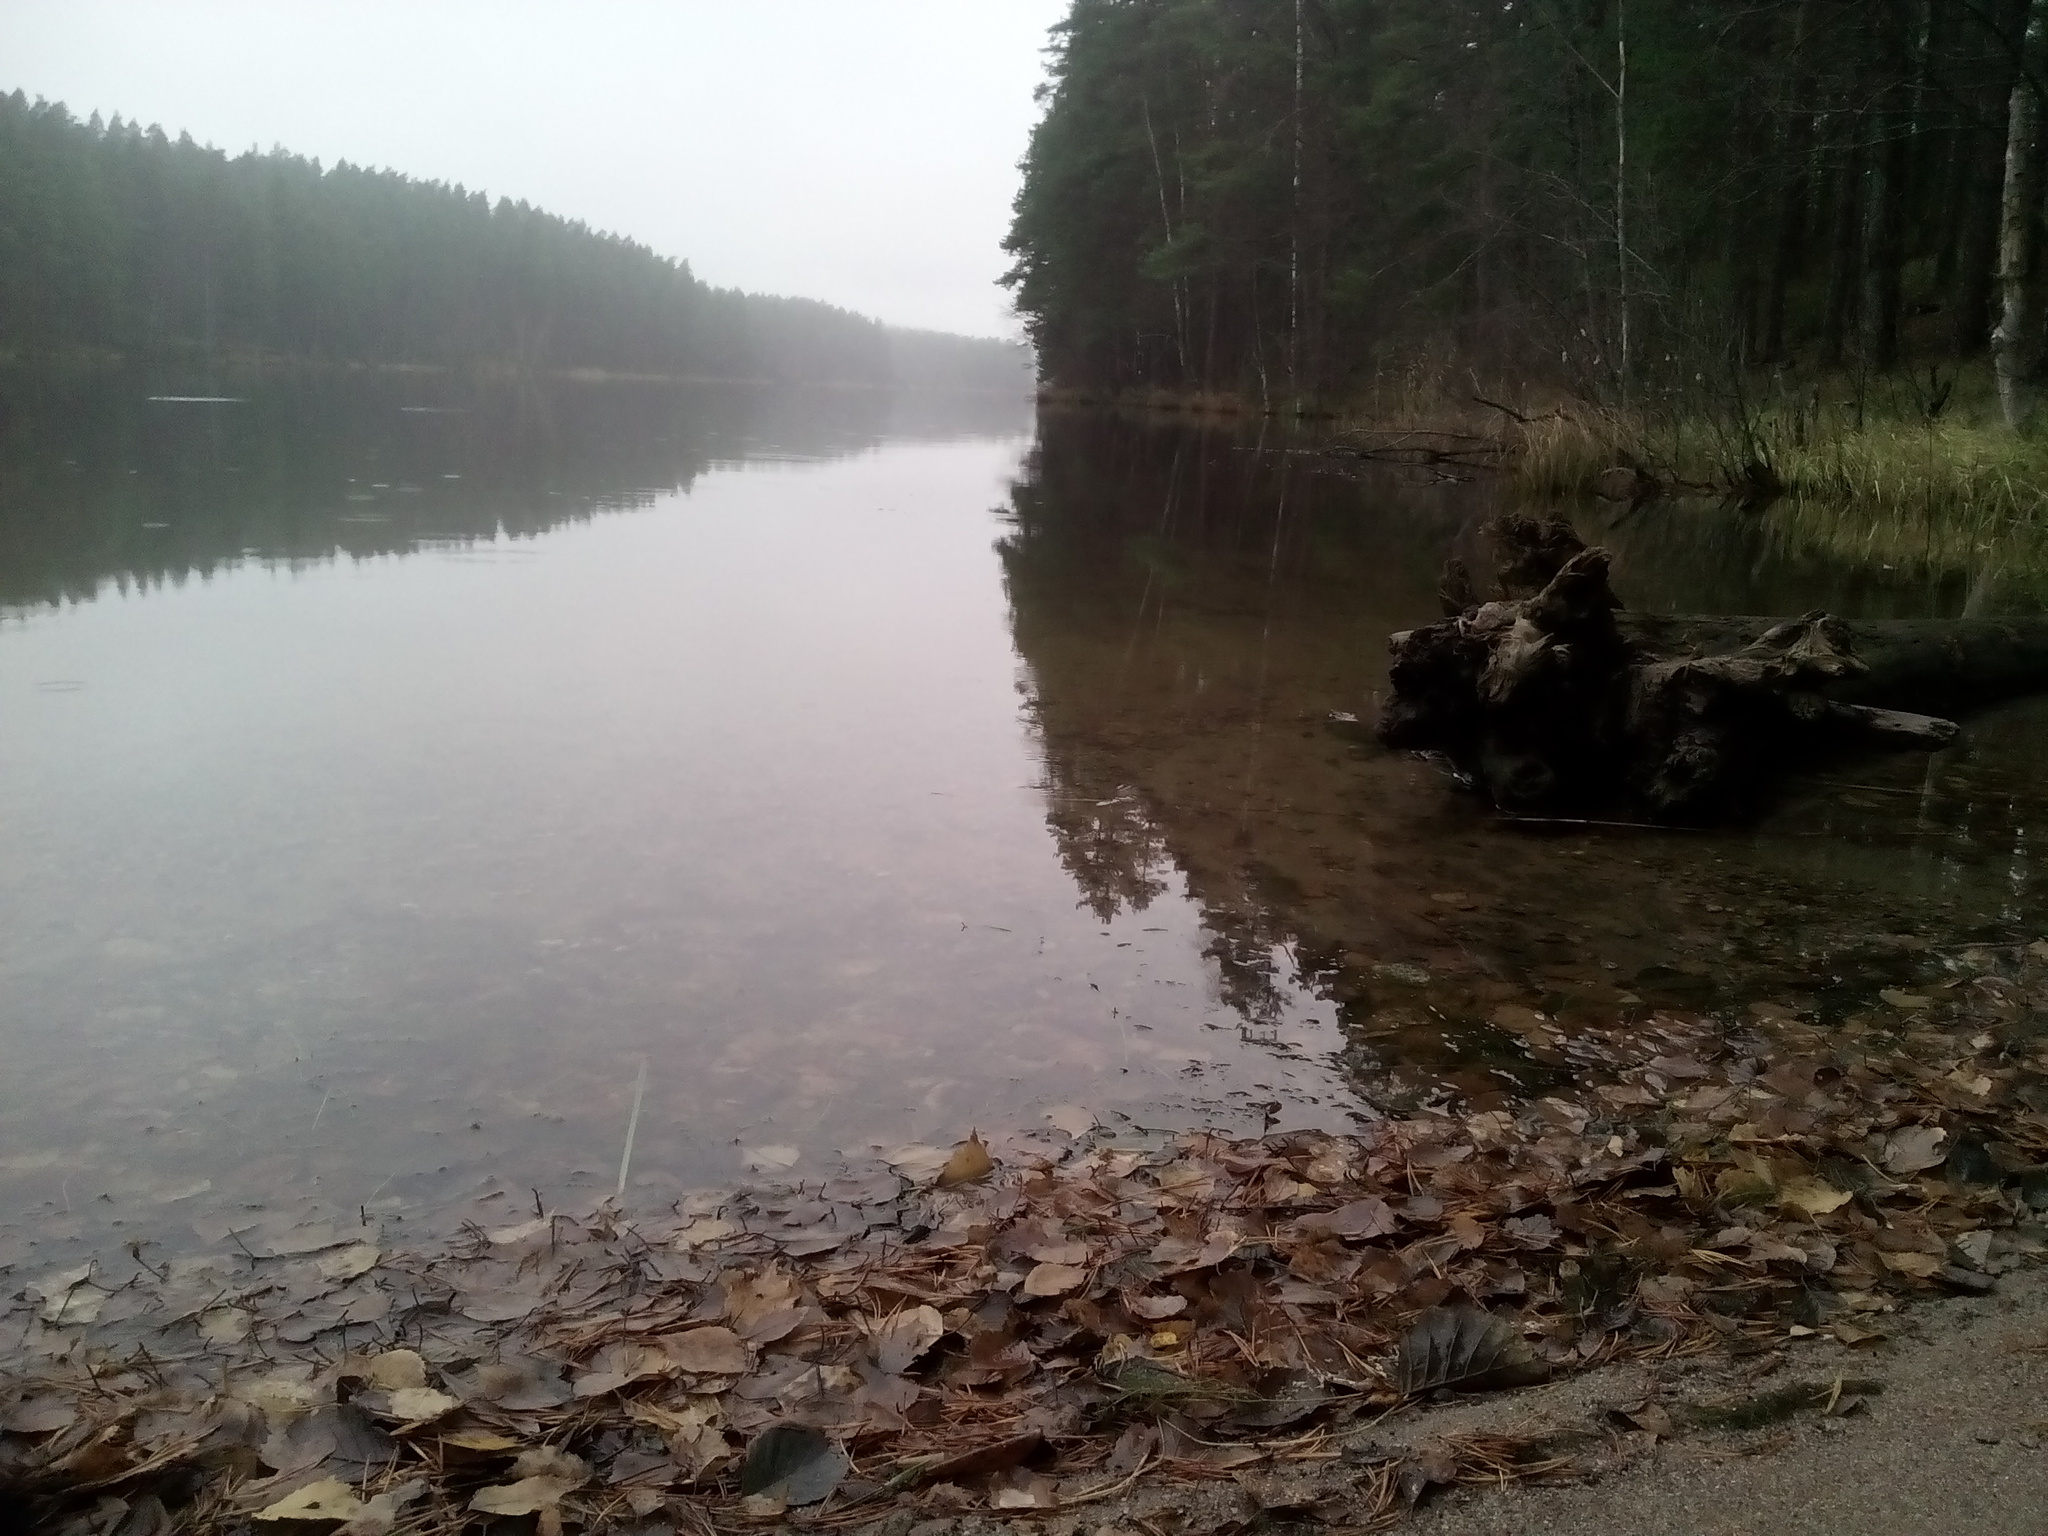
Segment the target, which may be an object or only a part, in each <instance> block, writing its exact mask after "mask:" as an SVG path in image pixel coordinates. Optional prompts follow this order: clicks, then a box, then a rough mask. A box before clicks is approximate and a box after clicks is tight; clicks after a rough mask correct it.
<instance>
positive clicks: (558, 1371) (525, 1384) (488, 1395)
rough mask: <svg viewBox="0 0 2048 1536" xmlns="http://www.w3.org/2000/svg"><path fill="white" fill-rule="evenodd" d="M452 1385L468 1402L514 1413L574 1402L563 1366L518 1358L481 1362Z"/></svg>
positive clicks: (509, 1357) (513, 1356)
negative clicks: (564, 1379) (495, 1406)
mask: <svg viewBox="0 0 2048 1536" xmlns="http://www.w3.org/2000/svg"><path fill="white" fill-rule="evenodd" d="M451 1385H453V1386H454V1387H455V1389H456V1391H458V1392H459V1393H461V1394H462V1396H463V1398H464V1399H465V1400H466V1401H468V1402H478V1401H482V1402H488V1403H495V1404H496V1405H497V1406H498V1407H500V1408H505V1409H509V1410H511V1411H512V1412H513V1413H535V1412H539V1411H541V1410H542V1409H547V1408H559V1407H560V1406H561V1405H562V1404H564V1403H566V1402H568V1401H569V1398H570V1392H569V1384H568V1383H567V1382H565V1381H563V1380H562V1368H561V1367H560V1366H558V1365H555V1364H554V1363H553V1362H551V1361H546V1360H529V1359H522V1358H520V1357H519V1356H516V1355H508V1356H506V1357H505V1359H503V1360H500V1361H484V1362H481V1363H479V1364H478V1365H477V1366H475V1367H474V1368H473V1369H472V1370H470V1371H468V1372H467V1373H465V1374H464V1375H463V1376H462V1377H461V1378H460V1379H458V1380H456V1381H454V1382H452V1383H451Z"/></svg>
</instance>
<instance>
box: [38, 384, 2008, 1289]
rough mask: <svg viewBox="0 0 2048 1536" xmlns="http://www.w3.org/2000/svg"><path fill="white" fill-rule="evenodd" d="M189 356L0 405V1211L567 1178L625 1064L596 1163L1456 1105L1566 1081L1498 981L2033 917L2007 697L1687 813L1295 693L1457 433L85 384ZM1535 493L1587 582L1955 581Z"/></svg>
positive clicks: (1715, 520) (1842, 1001) (385, 1212)
mask: <svg viewBox="0 0 2048 1536" xmlns="http://www.w3.org/2000/svg"><path fill="white" fill-rule="evenodd" d="M216 392H218V393H232V392H233V391H229V390H218V389H211V388H209V389H199V388H181V389H172V388H168V387H158V388H153V389H151V388H145V387H143V386H139V385H137V386H129V385H126V384H124V385H123V387H122V388H121V389H118V390H116V389H111V388H103V389H99V390H96V391H86V390H83V389H80V390H74V391H71V392H68V393H67V392H64V391H55V390H44V391H28V392H23V391H20V390H17V392H16V395H15V399H16V401H17V402H18V403H17V404H16V405H15V408H14V409H13V410H12V411H11V413H10V415H9V416H8V418H7V420H8V423H9V425H8V430H7V439H6V457H5V461H4V464H0V497H4V500H0V1051H4V1062H5V1065H4V1071H0V1262H19V1261H24V1260H27V1261H37V1262H40V1261H42V1260H44V1259H47V1258H48V1257H50V1256H52V1255H58V1254H62V1253H65V1252H68V1251H70V1250H71V1249H73V1248H76V1247H90V1246H94V1245H104V1244H106V1243H108V1242H111V1241H127V1240H129V1239H131V1238H145V1239H149V1240H152V1241H158V1242H162V1243H164V1244H166V1245H167V1246H172V1247H175V1246H182V1245H186V1244H189V1243H192V1242H196V1241H200V1240H202V1239H208V1240H217V1239H218V1236H219V1234H220V1233H221V1232H223V1231H225V1230H226V1229H227V1227H228V1226H230V1225H237V1224H241V1223H244V1222H247V1221H249V1220H256V1219H265V1218H266V1217H270V1216H290V1217H293V1218H296V1217H297V1216H298V1215H301V1214H305V1213H313V1214H322V1213H324V1214H328V1215H333V1214H338V1213H342V1212H347V1213H350V1214H353V1213H356V1212H357V1211H359V1210H367V1211H369V1212H371V1213H373V1214H377V1213H381V1215H382V1217H383V1219H385V1220H386V1221H388V1222H394V1223H395V1222H404V1223H409V1224H410V1225H411V1226H412V1227H413V1228H414V1229H419V1228H428V1229H431V1228H432V1227H434V1225H435V1224H436V1223H437V1222H444V1221H447V1220H452V1219H454V1217H455V1215H456V1214H458V1213H460V1212H462V1211H464V1210H466V1209H467V1202H469V1201H471V1200H473V1199H474V1198H476V1197H478V1196H485V1195H491V1194H504V1195H506V1197H507V1198H510V1192H518V1195H519V1198H521V1199H530V1198H531V1197H530V1196H528V1195H526V1194H525V1191H527V1190H529V1189H538V1190H540V1191H541V1192H542V1195H543V1198H546V1199H550V1200H557V1201H562V1202H565V1203H567V1202H573V1201H575V1200H578V1199H583V1200H587V1199H593V1198H597V1197H599V1196H602V1195H605V1194H609V1193H610V1192H611V1190H612V1187H613V1182H614V1179H615V1177H616V1173H617V1162H618V1158H619V1153H620V1149H621V1144H622V1139H623V1135H624V1130H625V1125H626V1120H627V1116H628V1113H629V1110H630V1108H631V1104H632V1100H633V1095H634V1086H635V1083H636V1080H637V1079H638V1077H639V1074H640V1072H641V1069H642V1067H643V1065H644V1067H645V1072H646V1094H645V1104H644V1107H643V1111H642V1115H641V1119H640V1123H639V1131H638V1134H637V1138H636V1145H635V1150H634V1156H633V1174H632V1180H631V1184H630V1188H629V1191H628V1196H627V1198H628V1201H629V1203H639V1204H645V1205H649V1206H651V1205H655V1204H660V1203H666V1202H667V1201H670V1200H672V1199H674V1198H676V1197H677V1196H678V1195H679V1194H681V1193H682V1192H684V1191H686V1190H688V1189H691V1188H693V1187H698V1186H704V1185H711V1184H718V1183H723V1182H730V1181H733V1180H736V1179H742V1178H748V1177H754V1178H762V1177H802V1176H806V1175H809V1174H812V1173H818V1172H824V1171H826V1170H829V1169H831V1168H834V1167H836V1166H839V1165H840V1164H842V1163H844V1162H847V1161H853V1162H858V1161H860V1160H861V1159H863V1158H867V1157H872V1156H873V1155H875V1154H876V1153H878V1152H884V1151H887V1150H888V1149H891V1148H894V1147H897V1146H899V1145H901V1144H903V1143H907V1142H915V1141H939V1142H947V1141H950V1140H952V1139H954V1138H956V1137H958V1136H960V1135H963V1134H965V1132H966V1131H967V1130H968V1129H969V1128H971V1127H975V1126H979V1127H982V1128H984V1129H989V1130H992V1131H996V1132H1003V1131H1008V1130H1014V1129H1017V1128H1021V1127H1028V1126H1031V1125H1034V1124H1037V1123H1040V1121H1041V1119H1042V1116H1043V1114H1044V1112H1045V1111H1047V1110H1048V1109H1054V1108H1058V1107H1062V1106H1073V1105H1082V1106H1085V1107H1086V1108H1087V1109H1089V1110H1091V1111H1093V1112H1095V1113H1097V1114H1099V1115H1101V1116H1103V1117H1105V1118H1106V1119H1109V1120H1111V1121H1113V1122H1114V1123H1118V1124H1123V1123H1125V1120H1126V1119H1127V1120H1128V1122H1129V1123H1130V1124H1132V1125H1140V1126H1168V1125H1178V1124H1186V1123H1191V1122H1195V1121H1209V1122H1216V1121H1220V1122H1222V1123H1225V1124H1229V1125H1235V1126H1249V1127H1258V1126H1261V1125H1264V1124H1266V1123H1268V1122H1269V1121H1279V1122H1284V1123H1320V1124H1328V1125H1341V1124H1343V1123H1344V1122H1345V1121H1346V1120H1347V1119H1349V1118H1350V1117H1352V1116H1354V1115H1359V1114H1371V1113H1375V1112H1378V1111H1380V1110H1383V1109H1392V1108H1406V1107H1412V1106H1414V1105H1415V1104H1418V1103H1439V1104H1445V1105H1452V1106H1465V1107H1471V1106H1478V1105H1482V1104H1487V1103H1491V1102H1494V1101H1497V1100H1499V1099H1502V1098H1504V1097H1512V1096H1515V1095H1518V1094H1522V1093H1528V1092H1537V1091H1542V1090H1543V1089H1544V1088H1545V1087H1546V1086H1547V1085H1549V1084H1552V1083H1554V1082H1555V1081H1557V1079H1558V1071H1559V1068H1558V1065H1557V1064H1556V1063H1546V1062H1544V1061H1542V1060H1540V1059H1538V1058H1537V1057H1536V1056H1533V1055H1531V1054H1530V1052H1529V1051H1528V1050H1527V1049H1525V1048H1524V1047H1522V1046H1521V1045H1520V1044H1519V1043H1518V1042H1514V1041H1511V1040H1509V1039H1507V1038H1505V1037H1502V1036H1500V1035H1498V1034H1497V1033H1496V1032H1494V1031H1492V1030H1491V1029H1490V1028H1489V1027H1488V1026H1487V1025H1486V1024H1485V1023H1484V1020H1485V1018H1486V1016H1487V1014H1488V1012H1489V1011H1490V1009H1491V1008H1493V1007H1494V1006H1495V1005H1497V1004H1498V1003H1499V1002H1501V1001H1504V1000H1510V999H1521V1000H1526V1001H1530V1002H1534V1003H1537V1004H1539V1005H1541V1006H1544V1007H1546V1008H1547V1009H1549V1010H1551V1011H1553V1012H1555V1013H1557V1014H1558V1016H1559V1017H1561V1018H1565V1019H1570V1018H1573V1017H1581V1018H1586V1019H1595V1018H1597V1019H1600V1020H1603V1021H1606V1020H1612V1019H1613V1018H1616V1017H1623V1018H1627V1017H1633V1016H1636V1015H1638V1014H1640V1013H1641V1012H1643V1011H1645V1010H1648V1009H1650V1008H1653V1007H1656V1006H1660V1005H1661V1006H1691V1007H1712V1006H1736V1005H1738V1004H1739V1003H1740V1002H1742V1001H1745V1000H1749V999H1755V998H1774V999H1787V1000H1791V1001H1792V1002H1794V1004H1795V1005H1797V1006H1802V1007H1813V1008H1818V1009H1820V1010H1821V1011H1822V1013H1823V1015H1825V1014H1826V1013H1827V1012H1829V1011H1830V1010H1833V1011H1837V1012H1840V1011H1847V1010H1851V1009H1854V1008H1856V1007H1859V1006H1865V1005H1866V1003H1867V997H1868V994H1869V993H1870V992H1871V991H1872V990H1873V989H1874V988H1875V987H1877V986H1880V985H1886V984H1889V982H1890V981H1891V980H1892V979H1893V978H1895V977H1902V976H1904V975H1906V974H1907V973H1908V972H1909V971H1910V969H1911V967H1913V966H1914V965H1924V963H1925V952H1926V948H1927V946H1933V947H1935V948H1939V947H1940V946H1941V945H1952V944H1959V943H1964V942H1968V941H1971V940H1977V939H1989V938H2011V937H2021V936H2025V937H2031V936H2033V935H2032V933H2031V932H2030V925H2033V924H2035V923H2036V921H2037V918H2038V915H2039V912H2040V910H2041V908H2040V900H2039V897H2040V892H2039V886H2038V880H2037V876H2036V873H2035V870H2034V864H2033V855H2032V840H2033V839H2034V838H2036V837H2037V836H2038V832H2037V830H2036V829H2037V827H2038V826H2039V825H2040V823H2041V816H2040V811H2041V804H2040V800H2039V797H2038V793H2037V791H2036V789H2035V788H2034V786H2033V783H2032V777H2033V775H2032V772H2031V764H2032V762H2033V761H2034V760H2035V756H2036V754H2037V753H2038V751H2039V749H2040V746H2041V743H2042V741H2043V737H2044V734H2048V731H2044V725H2048V713H2044V711H2043V710H2042V709H2041V708H2040V707H2039V706H2033V705H2020V706H2013V707H2009V708H2007V709H2004V710H2002V711H1997V712H1993V713H1991V714H1989V715H1987V716H1984V717H1980V719H1979V720H1977V721H1976V722H1975V723H1974V725H1973V729H1972V731H1971V733H1970V736H1969V737H1968V739H1967V740H1966V742H1965V743H1964V744H1963V745H1962V746H1961V747H1959V748H1957V749H1955V750H1953V751H1951V752H1948V753H1944V754H1941V755H1940V757H1938V758H1937V759H1935V760H1933V761H1932V762H1931V763H1930V762H1929V761H1928V760H1926V759H1923V758H1915V759H1912V760H1910V761H1909V760H1904V759H1896V760H1885V761H1878V762H1868V761H1862V762H1857V763H1854V764H1849V765H1843V766H1842V767H1841V769H1840V770H1839V772H1835V771H1833V770H1831V773H1832V774H1833V776H1832V777H1830V778H1827V779H1826V780H1825V781H1809V782H1807V783H1804V784H1802V785H1797V786H1794V788H1793V789H1792V790H1791V792H1790V793H1789V794H1788V795H1787V797H1786V800H1785V802H1784V803H1783V804H1782V805H1781V806H1779V807H1778V808H1776V809H1775V810H1774V811H1773V812H1772V813H1771V815H1770V816H1769V817H1768V818H1767V819H1766V820H1765V822H1764V823H1763V824H1762V825H1761V826H1759V827H1757V828H1755V829H1752V830H1748V831H1744V832H1741V833H1722V834H1712V835H1707V834H1659V833H1642V832H1621V831H1611V830H1604V829H1594V828H1566V829H1549V830H1547V831H1545V832H1543V833H1540V834H1539V833H1534V832H1532V831H1531V830H1530V829H1526V828H1511V827H1504V826H1501V825H1498V824H1494V823H1490V822H1488V821H1486V820H1484V819H1483V818H1482V817H1481V816H1480V815H1479V813H1478V812H1477V811H1476V810H1475V809H1474V807H1473V806H1472V805H1471V804H1470V803H1468V802H1466V801H1464V800H1463V799H1461V798H1459V797H1458V796H1457V795H1456V794H1455V792H1454V791H1453V790H1452V789H1451V788H1450V786H1448V785H1447V784H1446V783H1445V782H1444V780H1443V779H1442V778H1441V777H1439V776H1438V775H1436V774H1435V773H1434V772H1432V771H1431V770H1430V769H1429V768H1428V767H1427V766H1426V765H1423V764H1420V763H1417V762H1415V761H1412V760H1409V759H1404V758H1394V757H1389V756H1386V755H1384V754H1379V753H1377V752H1375V751H1372V750H1370V749H1366V748H1362V747H1359V746H1357V745H1355V744H1353V743H1351V742H1348V741H1346V740H1344V739H1342V738H1341V737H1339V736H1337V735H1335V734H1333V733H1332V732H1331V731H1330V730H1329V729H1328V727H1327V725H1326V720H1327V717H1328V715H1329V714H1330V712H1331V711H1349V712H1354V713H1357V712H1365V713H1369V712H1370V708H1371V701H1372V697H1373V695H1374V693H1375V691H1376V690H1377V689H1378V688H1380V687H1381V686H1382V685H1383V682H1384V660H1383V657H1384V640H1385V635H1386V634H1387V632H1388V631H1389V630H1391V629H1396V628H1402V627H1406V626H1408V625H1410V624H1413V623H1416V622H1418V621H1421V620H1425V619H1427V618H1429V617H1431V616H1432V615H1433V612H1434V595H1433V594H1434V587H1435V579H1436V571H1437V567H1438V566H1439V564H1440V563H1441V561H1442V559H1443V558H1444V555H1445V554H1446V552H1447V551H1448V550H1449V549H1450V548H1451V547H1452V546H1453V544H1454V543H1455V542H1456V541H1457V540H1459V539H1460V538H1461V537H1467V536H1469V535H1468V534H1467V533H1466V532H1465V530H1467V529H1468V528H1469V525H1470V524H1471V522H1472V521H1473V520H1474V519H1475V518H1476V517H1479V516H1483V515H1485V513H1487V512H1488V511H1490V510H1492V509H1493V507H1494V506H1495V497H1496V495H1497V492H1495V491H1494V490H1492V489H1491V488H1489V487H1486V486H1480V485H1452V484H1442V485H1417V484H1409V483H1403V482H1401V481H1399V480H1394V479H1373V478H1367V479H1363V480H1361V479H1359V478H1356V477H1354V476H1350V475H1347V474H1344V473H1342V472H1341V469H1342V466H1336V465H1332V464H1330V463H1329V462H1327V461H1324V460H1320V459H1317V458H1314V457H1311V456H1307V455H1303V454H1300V453H1297V452H1291V451H1286V450H1285V449H1284V447H1283V446H1282V445H1280V444H1278V443H1277V442H1274V441H1268V442H1265V443H1260V442H1259V441H1257V440H1256V439H1249V438H1243V437H1236V436H1226V435H1203V434H1200V433H1196V432H1194V431H1191V430H1188V429H1185V428H1164V427H1157V426H1140V425H1129V424H1123V425H1119V424H1112V423H1104V422H1100V421H1093V420H1088V419H1085V418H1074V417H1064V416H1059V415H1047V416H1046V417H1044V418H1043V419H1042V420H1034V418H1033V416H1032V414H1031V411H1030V407H1029V405H1028V404H1027V403H1024V402H1008V401H951V402H944V401H939V402H933V401H925V402H916V401H893V402H891V401H885V400H881V399H879V398H878V397H873V396H858V395H829V394H811V395H807V396H806V395H789V394H776V393H772V392H766V391H756V392H752V393H745V392H740V393H735V392H730V391H727V392H712V391H708V390H674V389H667V390H654V389H648V388H637V387H636V388H627V387H624V386H606V387H597V386H586V387H583V388H579V389H557V390H551V391H545V392H542V391H528V392H525V393H523V394H521V393H502V392H498V393H486V392H479V391H475V390H465V389H462V388H458V387H456V386H453V385H449V384H446V383H438V384H428V383H419V382H416V381H415V382H409V383H406V384H404V385H403V386H400V385H397V384H394V383H393V382H391V381H389V380H385V381H379V382H374V383H352V384H333V383H329V384H325V385H322V386H319V387H318V388H312V387H300V388H296V389H284V388H280V387H278V386H274V385H273V386H269V387H267V388H266V389H262V390H246V391H244V392H243V393H244V394H245V395H247V398H246V399H244V400H242V401H240V402H238V403H222V404H197V403H190V402H182V403H172V402H160V401H159V402H151V401H148V400H146V399H145V398H144V397H145V395H146V394H147V393H216ZM1585 520H1586V522H1587V524H1588V532H1589V534H1596V535H1598V536H1599V537H1601V538H1603V539H1605V540H1607V541H1609V542H1610V543H1612V544H1613V545H1614V547H1615V548H1616V549H1617V551H1618V555H1619V559H1618V565H1617V585H1618V586H1619V587H1620V589H1621V590H1622V591H1623V592H1624V594H1625V595H1627V596H1629V597H1630V599H1631V600H1632V601H1633V602H1635V603H1636V604H1637V605H1639V606H1644V607H1660V608H1667V609H1673V610H1677V609H1698V610H1720V611H1735V612H1742V611H1769V612H1796V611H1800V610H1802V609H1806V608H1810V607H1815V606H1821V605H1826V606H1830V607H1834V608H1836V609H1837V610H1838V611H1842V612H1845V613H1855V614H1898V615H1910V614H1921V613H1928V614H1935V613H1952V612H1958V611H1960V609H1961V606H1962V605H1963V603H1965V602H1966V601H1974V602H1975V603H1976V604H1977V606H1978V607H1979V608H1980V609H1983V608H1985V607H1987V606H1990V607H1994V608H1995V607H1996V606H1997V604H1998V602H1999V598H1998V596H1997V593H1996V591H1995V589H1993V590H1990V591H1989V593H1988V595H1987V590H1986V588H1985V585H1984V584H1983V583H1981V582H1980V583H1977V584H1976V588H1975V591H1974V595H1973V593H1972V590H1971V583H1970V582H1969V581H1968V580H1967V579H1964V578H1955V579H1945V578H1937V577H1934V576H1930V575H1928V574H1926V573H1917V572H1898V571H1887V570H1884V569H1882V568H1879V569H1866V568H1858V567H1854V566H1844V565H1841V564H1839V563H1834V562H1828V561H1824V560H1819V559H1816V558H1812V557H1808V556H1804V555H1802V554H1801V553H1800V552H1799V550H1798V549H1797V547H1796V543H1795V542H1794V541H1791V540H1788V539H1785V538H1783V537H1779V536H1776V535H1774V534H1773V533H1772V532H1771V530H1770V528H1769V525H1768V524H1763V523H1759V522H1758V521H1756V520H1754V519H1748V520H1744V519H1741V518H1738V517H1735V516H1733V515H1730V514H1722V513H1719V512H1717V511H1712V510H1709V509H1697V508H1694V509H1686V508H1675V509H1665V510H1662V511H1657V512H1654V513H1650V514H1638V515H1637V516H1636V517H1634V518H1629V519H1622V520H1620V521H1618V522H1617V521H1616V520H1615V519H1614V518H1612V517H1611V516H1609V515H1606V514H1601V513H1597V512H1590V511H1589V512H1588V513H1587V514H1586V515H1585ZM1845 784H1853V785H1855V786H1860V787H1856V788H1844V787H1843V786H1844V785H1845ZM1062 1117H1063V1118H1064V1116H1062ZM1119 1117H1125V1118H1124V1119H1120V1118H1119Z"/></svg>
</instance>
